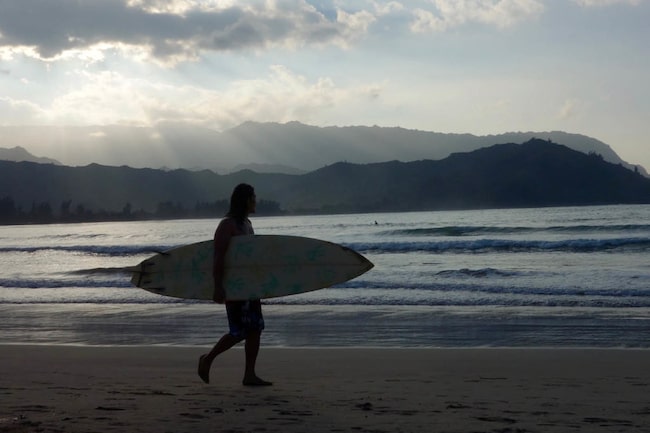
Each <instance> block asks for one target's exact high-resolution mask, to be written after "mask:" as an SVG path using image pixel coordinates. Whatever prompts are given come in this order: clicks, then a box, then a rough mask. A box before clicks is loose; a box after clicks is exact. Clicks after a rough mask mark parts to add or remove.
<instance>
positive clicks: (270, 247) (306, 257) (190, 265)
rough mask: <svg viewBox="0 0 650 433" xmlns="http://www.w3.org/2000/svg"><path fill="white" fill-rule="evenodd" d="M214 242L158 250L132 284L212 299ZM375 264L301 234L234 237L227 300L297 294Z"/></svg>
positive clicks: (136, 269)
mask: <svg viewBox="0 0 650 433" xmlns="http://www.w3.org/2000/svg"><path fill="white" fill-rule="evenodd" d="M213 260H214V243H213V241H211V240H210V241H203V242H198V243H195V244H190V245H185V246H182V247H179V248H174V249H171V250H169V251H165V252H162V253H158V254H156V255H154V256H152V257H150V258H148V259H146V260H144V261H142V262H141V263H140V264H139V265H137V266H135V267H134V268H132V271H133V276H132V278H131V283H132V284H133V285H135V286H136V287H140V288H142V289H145V290H148V291H150V292H153V293H157V294H160V295H164V296H171V297H175V298H184V299H203V300H212V295H213V292H214V280H213V277H212V266H213ZM373 266H374V265H373V264H372V263H371V262H370V261H369V260H368V259H366V258H365V257H363V256H362V255H361V254H359V253H357V252H356V251H353V250H351V249H349V248H346V247H344V246H342V245H339V244H336V243H332V242H327V241H322V240H319V239H313V238H306V237H301V236H286V235H248V236H235V237H233V238H232V239H231V240H230V244H229V246H228V250H227V251H226V257H225V274H224V288H225V290H226V299H227V300H249V299H264V298H274V297H279V296H287V295H294V294H298V293H304V292H309V291H313V290H318V289H322V288H325V287H330V286H333V285H335V284H339V283H342V282H345V281H348V280H351V279H353V278H355V277H357V276H359V275H361V274H363V273H365V272H367V271H369V270H370V269H372V267H373Z"/></svg>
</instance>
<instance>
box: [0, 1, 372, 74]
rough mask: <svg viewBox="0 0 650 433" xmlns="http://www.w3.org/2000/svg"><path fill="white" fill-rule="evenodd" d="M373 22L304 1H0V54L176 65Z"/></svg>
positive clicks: (348, 37)
mask: <svg viewBox="0 0 650 433" xmlns="http://www.w3.org/2000/svg"><path fill="white" fill-rule="evenodd" d="M374 19H375V18H374V16H373V15H372V14H371V13H370V12H367V11H358V12H354V13H346V12H343V11H342V10H338V11H337V15H336V18H335V19H328V18H327V17H326V16H325V15H323V14H322V13H320V12H319V11H318V10H317V9H315V8H314V7H312V6H311V5H309V4H308V3H306V2H305V1H292V2H288V1H265V2H254V3H250V2H246V3H244V4H241V3H240V2H234V1H232V2H224V1H214V0H213V1H200V0H174V1H163V0H130V1H125V0H121V1H120V0H81V1H80V0H48V1H42V0H20V1H2V2H0V50H3V51H5V52H6V51H7V50H8V49H9V50H13V51H17V50H22V51H23V53H25V54H27V55H35V56H38V57H39V58H42V59H48V60H51V59H57V58H58V57H59V56H64V55H65V54H66V53H69V52H75V51H83V50H87V49H90V48H96V47H101V48H102V49H109V48H118V49H124V48H125V47H131V48H132V49H134V50H135V51H139V52H144V53H147V55H149V56H151V57H154V58H156V59H158V60H159V61H160V60H162V61H168V62H175V61H179V60H187V59H195V58H197V57H198V56H200V55H201V53H203V52H205V51H231V50H246V49H248V50H257V49H266V48H269V47H275V46H282V47H297V46H303V45H327V44H336V45H339V46H346V45H347V44H349V43H351V42H352V41H354V40H355V39H357V38H359V37H361V36H362V35H363V34H364V33H365V32H366V31H367V28H368V25H369V24H370V23H372V22H373V21H374ZM5 55H6V54H5Z"/></svg>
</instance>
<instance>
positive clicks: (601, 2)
mask: <svg viewBox="0 0 650 433" xmlns="http://www.w3.org/2000/svg"><path fill="white" fill-rule="evenodd" d="M573 1H574V2H575V3H578V4H579V5H580V6H585V7H593V6H611V5H615V4H629V5H633V6H636V5H638V4H640V3H641V0H573Z"/></svg>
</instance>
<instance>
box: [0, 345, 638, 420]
mask: <svg viewBox="0 0 650 433" xmlns="http://www.w3.org/2000/svg"><path fill="white" fill-rule="evenodd" d="M207 350H208V347H205V346H203V347H170V346H103V347H96V346H94V347H90V346H48V345H29V344H10V345H0V370H1V371H3V375H2V376H1V377H0V395H2V398H1V399H0V432H2V433H9V432H11V433H16V432H28V431H42V432H46V433H48V432H50V433H54V432H63V431H65V432H88V431H102V432H111V431H115V432H118V431H130V432H148V431H174V432H182V431H187V432H190V431H192V432H195V431H196V432H201V431H232V432H244V431H246V432H247V431H261V432H304V431H312V432H332V431H366V432H392V431H403V432H423V431H444V432H467V431H500V432H505V431H511V432H515V431H516V432H566V431H585V432H610V431H648V430H644V429H647V426H648V425H650V403H648V400H647V393H648V391H649V390H650V371H649V370H648V369H647V365H650V351H648V350H646V349H634V348H632V349H603V348H594V349H584V348H574V349H569V348H555V349H549V348H529V349H522V348H506V349H504V348H456V349H451V348H440V349H432V348H399V349H388V348H378V349H370V348H365V347H364V348H329V347H328V348H269V347H265V346H263V347H262V349H261V351H260V355H259V359H258V364H257V367H258V368H257V370H258V374H259V375H260V376H261V377H263V378H265V379H267V380H271V381H273V382H274V386H272V387H268V388H249V387H243V386H242V385H241V375H242V373H243V355H244V354H243V350H241V348H238V349H236V350H232V351H229V352H226V353H225V354H223V355H222V357H219V358H217V360H216V361H215V364H214V366H213V369H212V371H211V384H210V385H205V384H203V383H202V382H201V380H200V379H199V378H198V376H197V374H196V363H197V361H198V356H199V355H200V354H201V353H203V352H205V351H207Z"/></svg>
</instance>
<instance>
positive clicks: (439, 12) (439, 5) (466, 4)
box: [411, 0, 544, 33]
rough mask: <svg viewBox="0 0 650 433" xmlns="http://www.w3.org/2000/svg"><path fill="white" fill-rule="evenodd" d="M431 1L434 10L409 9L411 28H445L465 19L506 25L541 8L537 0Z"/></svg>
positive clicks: (414, 29)
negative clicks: (412, 18) (412, 16)
mask: <svg viewBox="0 0 650 433" xmlns="http://www.w3.org/2000/svg"><path fill="white" fill-rule="evenodd" d="M431 3H432V4H433V6H434V7H435V11H431V10H425V9H415V10H414V11H413V15H414V17H415V19H414V21H413V22H412V24H411V30H412V31H414V32H418V33H422V32H430V31H445V30H448V29H450V28H454V27H458V26H461V25H464V24H467V23H481V24H488V25H493V26H496V27H499V28H506V27H510V26H513V25H515V24H517V23H519V22H521V21H525V20H527V19H530V18H533V17H536V16H538V15H539V14H540V13H541V12H542V11H543V10H544V6H543V4H542V3H541V2H540V1H537V0H431Z"/></svg>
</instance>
